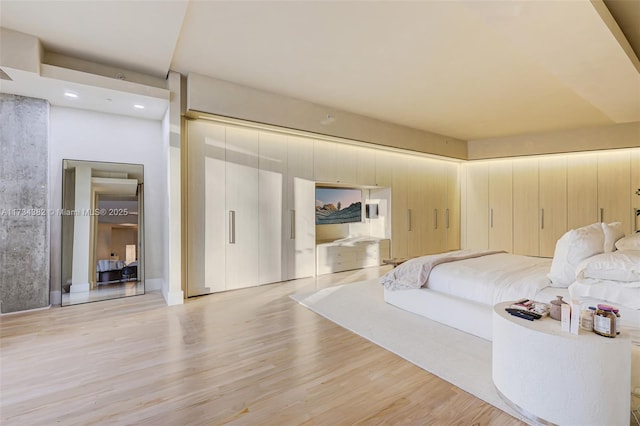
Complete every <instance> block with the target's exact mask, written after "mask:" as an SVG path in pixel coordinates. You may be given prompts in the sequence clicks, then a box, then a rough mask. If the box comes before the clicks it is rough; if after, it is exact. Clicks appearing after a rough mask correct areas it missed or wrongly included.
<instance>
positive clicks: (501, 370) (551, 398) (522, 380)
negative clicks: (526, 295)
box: [492, 302, 631, 425]
mask: <svg viewBox="0 0 640 426" xmlns="http://www.w3.org/2000/svg"><path fill="white" fill-rule="evenodd" d="M510 304H511V303H509V302H506V303H499V304H497V305H495V306H494V308H493V371H492V375H493V383H494V384H495V386H496V388H497V390H498V392H499V393H500V395H501V397H502V398H503V399H504V400H505V401H506V402H507V403H508V404H509V405H510V406H512V408H514V409H516V410H517V411H520V412H521V413H522V414H523V415H525V416H527V417H529V418H530V419H533V420H536V421H538V422H543V423H544V422H551V423H555V424H561V425H563V424H580V425H591V424H607V425H617V424H622V425H628V424H629V411H630V397H629V390H630V387H631V339H630V338H629V336H628V334H626V333H625V332H624V330H623V331H622V333H621V334H620V335H618V336H617V337H615V338H607V337H602V336H599V335H597V334H595V333H591V332H586V331H583V330H580V334H578V335H574V334H569V333H567V332H564V331H562V330H561V328H560V321H556V320H554V319H551V318H549V317H546V318H543V319H540V320H535V321H528V320H526V319H522V318H519V317H515V316H512V315H510V314H509V313H507V312H506V311H505V308H506V307H508V306H509V305H510Z"/></svg>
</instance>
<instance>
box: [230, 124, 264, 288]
mask: <svg viewBox="0 0 640 426" xmlns="http://www.w3.org/2000/svg"><path fill="white" fill-rule="evenodd" d="M225 141H226V163H225V179H226V191H225V196H226V206H227V218H226V221H227V229H228V230H229V235H228V239H227V246H226V260H227V290H230V289H236V288H244V287H249V286H254V285H256V284H257V283H258V268H259V266H258V265H259V262H260V247H259V244H258V241H259V240H258V239H259V231H260V229H259V223H260V221H259V216H260V204H259V197H258V184H259V173H258V168H259V160H258V158H259V149H258V146H259V144H258V132H257V131H254V130H248V129H241V128H236V127H227V131H226V140H225Z"/></svg>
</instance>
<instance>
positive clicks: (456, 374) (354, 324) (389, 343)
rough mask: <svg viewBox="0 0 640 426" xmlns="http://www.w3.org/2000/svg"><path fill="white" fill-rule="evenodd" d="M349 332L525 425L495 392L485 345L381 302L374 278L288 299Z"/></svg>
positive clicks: (489, 351)
mask: <svg viewBox="0 0 640 426" xmlns="http://www.w3.org/2000/svg"><path fill="white" fill-rule="evenodd" d="M291 298H292V299H294V300H296V301H297V302H298V303H300V304H301V305H303V306H305V307H307V308H309V309H311V310H312V311H314V312H316V313H317V314H320V315H322V316H323V317H325V318H327V319H329V320H331V321H333V322H335V323H336V324H338V325H340V326H342V327H344V328H346V329H348V330H351V331H352V332H354V333H356V334H358V335H360V336H362V337H364V338H365V339H367V340H370V341H371V342H373V343H375V344H377V345H379V346H382V347H383V348H385V349H387V350H389V351H391V352H393V353H395V354H396V355H399V356H400V357H402V358H404V359H406V360H407V361H409V362H411V363H413V364H415V365H417V366H418V367H421V368H423V369H425V370H427V371H428V372H430V373H432V374H435V375H436V376H438V377H440V378H442V379H444V380H446V381H447V382H449V383H452V384H453V385H455V386H457V387H459V388H460V389H463V390H464V391H466V392H469V393H470V394H472V395H474V396H476V397H478V398H480V399H482V400H483V401H485V402H487V403H489V404H491V405H493V406H495V407H497V408H499V409H501V410H503V411H505V412H507V413H509V414H511V415H512V416H514V417H516V418H518V419H520V420H523V421H525V422H527V423H529V421H528V420H526V419H525V418H523V417H522V416H521V415H520V414H518V413H516V412H515V411H514V410H512V409H511V408H510V407H509V406H508V405H507V404H506V403H505V402H504V401H503V400H502V399H501V398H500V397H499V396H498V394H497V392H496V390H495V387H494V385H493V381H492V379H491V342H489V341H487V340H484V339H481V338H479V337H476V336H473V335H471V334H467V333H464V332H462V331H459V330H456V329H454V328H451V327H448V326H446V325H442V324H440V323H438V322H435V321H432V320H430V319H427V318H424V317H422V316H419V315H416V314H413V313H411V312H407V311H403V310H402V309H399V308H396V307H394V306H391V305H389V304H387V303H385V302H384V298H383V289H382V286H381V285H380V284H378V279H377V278H376V279H373V280H368V281H360V282H357V283H354V284H346V285H342V286H338V287H329V288H325V289H322V290H319V291H317V292H313V293H306V294H294V295H292V296H291Z"/></svg>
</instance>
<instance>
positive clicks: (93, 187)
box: [60, 160, 144, 306]
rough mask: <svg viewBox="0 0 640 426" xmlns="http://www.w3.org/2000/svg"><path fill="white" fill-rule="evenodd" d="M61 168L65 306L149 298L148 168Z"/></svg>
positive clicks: (91, 164)
mask: <svg viewBox="0 0 640 426" xmlns="http://www.w3.org/2000/svg"><path fill="white" fill-rule="evenodd" d="M62 169H63V173H62V176H63V177H62V211H61V212H60V213H61V216H62V268H61V271H62V283H61V286H62V306H68V305H75V304H79V303H87V302H95V301H99V300H107V299H115V298H119V297H126V296H136V295H140V294H144V243H143V242H144V167H143V165H141V164H126V163H106V162H95V161H81V160H63V162H62Z"/></svg>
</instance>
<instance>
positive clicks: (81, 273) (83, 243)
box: [71, 166, 91, 293]
mask: <svg viewBox="0 0 640 426" xmlns="http://www.w3.org/2000/svg"><path fill="white" fill-rule="evenodd" d="M74 210H75V217H74V221H73V269H72V273H71V293H78V292H83V291H89V270H90V268H89V259H90V258H91V256H90V254H91V216H90V215H89V213H88V212H89V211H90V210H91V168H90V167H88V166H78V167H76V186H75V209H74Z"/></svg>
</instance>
